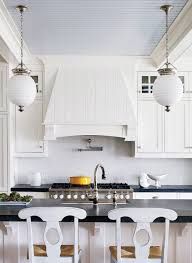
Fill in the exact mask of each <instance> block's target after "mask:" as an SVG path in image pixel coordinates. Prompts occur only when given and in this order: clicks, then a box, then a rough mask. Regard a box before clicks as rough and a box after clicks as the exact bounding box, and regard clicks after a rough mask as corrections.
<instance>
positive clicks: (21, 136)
mask: <svg viewBox="0 0 192 263" xmlns="http://www.w3.org/2000/svg"><path fill="white" fill-rule="evenodd" d="M42 122H43V106H42V101H35V102H34V103H33V104H32V105H31V106H29V107H26V108H25V110H24V112H19V111H17V110H16V120H15V126H16V127H15V128H16V138H15V139H16V140H15V143H16V153H41V152H43V144H42V138H43V126H42Z"/></svg>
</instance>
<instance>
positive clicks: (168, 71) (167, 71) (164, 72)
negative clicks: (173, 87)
mask: <svg viewBox="0 0 192 263" xmlns="http://www.w3.org/2000/svg"><path fill="white" fill-rule="evenodd" d="M158 73H159V75H161V76H163V75H175V74H176V69H174V68H170V67H165V68H160V69H158Z"/></svg>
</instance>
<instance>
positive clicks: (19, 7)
mask: <svg viewBox="0 0 192 263" xmlns="http://www.w3.org/2000/svg"><path fill="white" fill-rule="evenodd" d="M16 9H17V10H18V11H19V12H20V13H23V12H25V11H26V10H27V9H28V8H27V6H25V5H18V6H16Z"/></svg>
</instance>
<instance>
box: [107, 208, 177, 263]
mask: <svg viewBox="0 0 192 263" xmlns="http://www.w3.org/2000/svg"><path fill="white" fill-rule="evenodd" d="M108 217H109V218H110V219H111V220H116V246H110V247H109V250H110V254H111V263H120V262H121V263H126V262H132V263H148V262H151V263H167V256H168V241H169V221H170V220H171V221H173V220H176V218H177V213H176V212H175V211H173V210H170V209H163V208H117V209H113V210H111V211H109V213H108ZM122 217H129V218H131V219H132V220H133V222H135V223H136V228H135V231H134V235H133V244H134V246H121V218H122ZM159 217H163V218H165V232H164V239H163V244H162V249H161V248H160V246H151V244H152V232H151V227H150V223H152V222H153V221H154V220H155V219H156V218H159ZM139 233H140V234H142V233H143V234H145V236H146V237H147V241H145V242H139V241H138V236H139V235H138V234H139Z"/></svg>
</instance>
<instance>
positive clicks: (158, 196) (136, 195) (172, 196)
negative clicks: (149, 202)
mask: <svg viewBox="0 0 192 263" xmlns="http://www.w3.org/2000/svg"><path fill="white" fill-rule="evenodd" d="M133 198H134V199H178V193H165V192H147V193H146V192H145V193H141V192H138V193H134V195H133Z"/></svg>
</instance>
